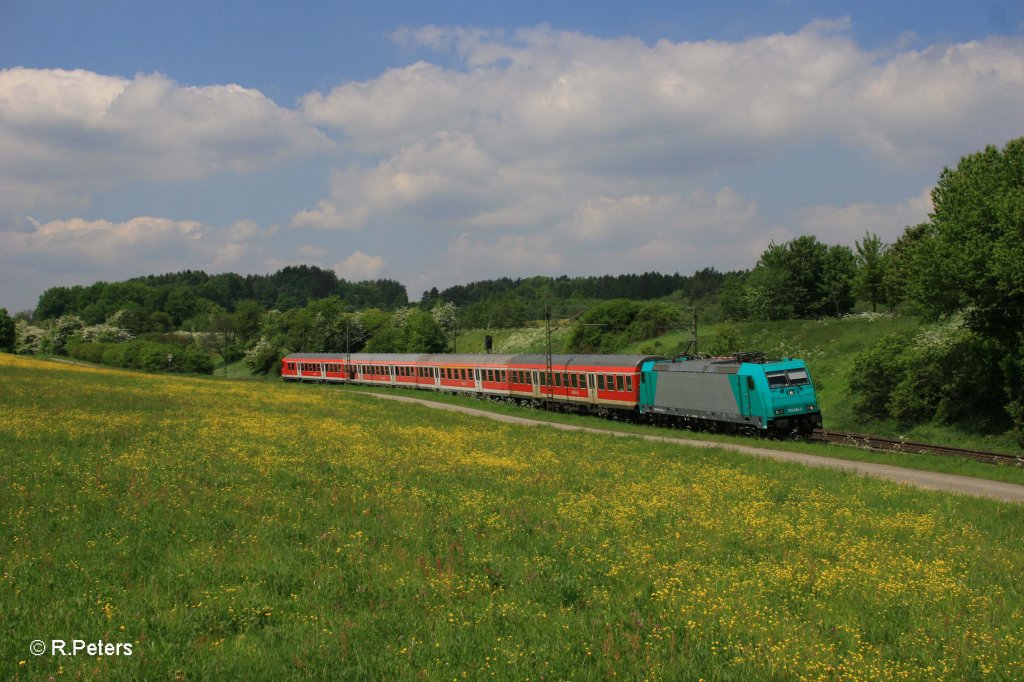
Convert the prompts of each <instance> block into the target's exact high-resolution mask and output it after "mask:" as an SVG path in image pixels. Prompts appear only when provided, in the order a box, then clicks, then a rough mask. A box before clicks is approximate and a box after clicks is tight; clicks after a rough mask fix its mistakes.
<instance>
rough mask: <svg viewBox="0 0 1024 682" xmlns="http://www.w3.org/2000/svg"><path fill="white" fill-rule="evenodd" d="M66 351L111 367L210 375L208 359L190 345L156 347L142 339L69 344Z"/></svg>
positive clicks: (155, 344) (76, 356)
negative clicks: (121, 341) (122, 341)
mask: <svg viewBox="0 0 1024 682" xmlns="http://www.w3.org/2000/svg"><path fill="white" fill-rule="evenodd" d="M67 351H68V355H70V356H71V357H73V358H78V359H79V360H85V361H87V362H95V363H99V364H104V365H110V366H111V367H123V368H125V369H141V370H145V371H147V372H172V373H174V372H181V373H186V374H212V373H213V361H212V360H211V359H210V356H209V355H207V354H206V353H204V352H203V351H202V350H201V349H200V348H199V347H197V346H195V345H191V344H188V345H183V344H174V343H159V342H157V341H146V340H143V339H136V340H133V341H127V342H124V343H103V342H93V343H85V342H72V343H70V344H69V345H68V348H67ZM168 358H170V360H168Z"/></svg>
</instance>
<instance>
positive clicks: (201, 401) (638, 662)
mask: <svg viewBox="0 0 1024 682" xmlns="http://www.w3.org/2000/svg"><path fill="white" fill-rule="evenodd" d="M0 410H2V414H3V419H2V420H0V458H2V461H3V463H4V466H3V467H2V468H0V490H2V491H3V494H0V519H2V520H3V524H4V528H3V530H4V532H3V533H2V534H0V636H2V639H0V641H2V644H0V677H3V678H7V679H9V678H17V679H48V678H49V677H50V676H51V675H52V676H54V677H60V676H63V677H68V678H82V679H142V678H145V679H168V678H170V679H222V678H240V679H268V680H269V679H275V680H276V679H282V678H311V679H481V678H492V677H493V678H496V679H534V680H536V679H603V678H608V677H619V678H625V679H638V678H646V679H667V680H674V679H698V678H700V677H703V678H705V679H739V680H761V679H815V678H820V679H850V680H856V679H880V678H883V679H884V678H897V677H906V678H908V679H935V678H947V679H982V678H992V679H1000V678H1001V679H1020V678H1021V677H1024V612H1022V611H1021V609H1020V598H1021V588H1022V584H1021V580H1022V579H1021V576H1020V571H1019V567H1020V566H1021V565H1024V548H1022V543H1021V531H1020V529H1021V528H1022V527H1024V525H1022V522H1024V510H1022V507H1020V506H1013V505H1006V504H998V503H994V502H987V501H982V500H972V499H965V498H960V497H955V496H948V495H942V494H931V493H924V492H920V491H915V490H911V489H907V488H902V487H899V486H894V485H891V484H887V483H883V482H878V481H872V480H868V479H863V478H859V477H856V476H851V475H848V474H843V473H838V472H827V471H810V470H807V469H803V468H800V467H794V466H786V465H781V464H778V463H774V462H767V461H760V460H753V459H748V458H745V457H743V456H739V455H732V454H728V453H721V452H717V453H709V452H705V451H701V450H687V449H679V448H675V447H670V446H658V445H653V444H650V443H643V442H639V441H634V440H632V439H619V438H611V437H599V436H593V435H584V434H576V433H562V432H555V431H552V430H547V429H543V428H524V427H513V426H508V425H495V424H494V423H491V422H487V423H481V422H480V421H478V420H475V419H473V418H470V417H466V416H462V415H458V414H449V413H444V414H437V413H436V412H434V411H427V410H426V409H424V408H420V407H416V406H405V405H394V404H391V403H385V402H383V401H374V400H370V399H367V398H366V397H364V396H360V395H357V394H355V393H348V392H338V391H318V390H312V387H308V386H286V385H278V384H263V383H232V382H223V381H210V380H200V379H187V378H171V377H165V376H149V375H139V374H128V373H121V372H117V371H114V370H90V369H85V368H77V367H67V366H58V365H49V364H46V363H42V362H38V361H34V360H28V359H23V358H17V357H13V356H6V355H0ZM37 638H38V639H43V640H49V639H52V638H63V639H67V640H71V639H74V638H80V639H83V640H88V641H96V640H103V641H104V642H130V643H132V644H133V655H132V656H130V657H125V656H103V657H91V656H83V655H79V656H75V657H70V656H67V657H60V656H50V655H49V654H46V655H43V656H39V657H36V656H33V655H31V654H30V653H29V644H30V642H31V641H32V640H34V639H37Z"/></svg>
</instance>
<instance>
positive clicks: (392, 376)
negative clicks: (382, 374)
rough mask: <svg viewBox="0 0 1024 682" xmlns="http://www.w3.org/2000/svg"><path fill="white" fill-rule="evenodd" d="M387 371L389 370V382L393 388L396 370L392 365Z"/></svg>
mask: <svg viewBox="0 0 1024 682" xmlns="http://www.w3.org/2000/svg"><path fill="white" fill-rule="evenodd" d="M387 370H388V380H389V381H390V383H391V386H392V387H393V386H394V385H395V368H394V366H392V365H388V367H387Z"/></svg>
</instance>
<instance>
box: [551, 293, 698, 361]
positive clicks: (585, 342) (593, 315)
mask: <svg viewBox="0 0 1024 682" xmlns="http://www.w3.org/2000/svg"><path fill="white" fill-rule="evenodd" d="M687 324H688V322H685V321H684V320H683V319H682V312H681V310H680V309H679V307H678V306H672V305H669V304H666V303H661V302H658V301H651V302H647V303H638V302H636V301H629V300H626V299H618V300H614V301H606V302H603V303H599V304H597V305H595V306H593V307H592V308H590V309H589V310H588V311H587V312H586V313H585V314H583V315H582V316H581V317H580V320H579V324H576V325H574V326H573V327H572V331H571V332H570V334H569V341H568V350H569V352H572V353H617V352H619V351H620V350H621V348H622V347H623V346H624V345H626V344H628V343H630V342H633V341H642V340H644V339H650V338H653V337H655V336H660V335H661V334H664V333H665V332H667V331H668V330H670V329H682V328H683V327H684V326H686V325H687Z"/></svg>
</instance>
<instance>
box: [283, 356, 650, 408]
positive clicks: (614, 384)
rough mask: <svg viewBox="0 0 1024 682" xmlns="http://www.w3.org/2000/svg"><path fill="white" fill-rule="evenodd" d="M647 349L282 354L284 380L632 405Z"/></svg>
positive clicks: (567, 404) (562, 403)
mask: <svg viewBox="0 0 1024 682" xmlns="http://www.w3.org/2000/svg"><path fill="white" fill-rule="evenodd" d="M647 360H664V358H662V357H659V356H652V355H552V356H551V357H550V365H549V364H548V356H547V355H417V354H412V353H406V354H403V353H352V354H348V355H346V354H343V353H293V354H292V355H288V356H287V357H285V358H283V359H282V361H281V378H282V379H284V380H286V381H317V382H329V383H353V384H363V385H370V386H405V387H413V388H422V389H426V390H431V391H445V392H450V393H466V394H471V395H481V396H502V397H508V398H512V399H516V400H522V401H531V402H535V403H538V404H545V405H549V406H554V407H557V408H559V409H567V410H574V411H580V412H596V413H609V412H612V411H623V412H632V413H635V412H636V411H637V407H638V404H639V393H640V367H641V365H642V364H643V363H644V362H645V361H647Z"/></svg>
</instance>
